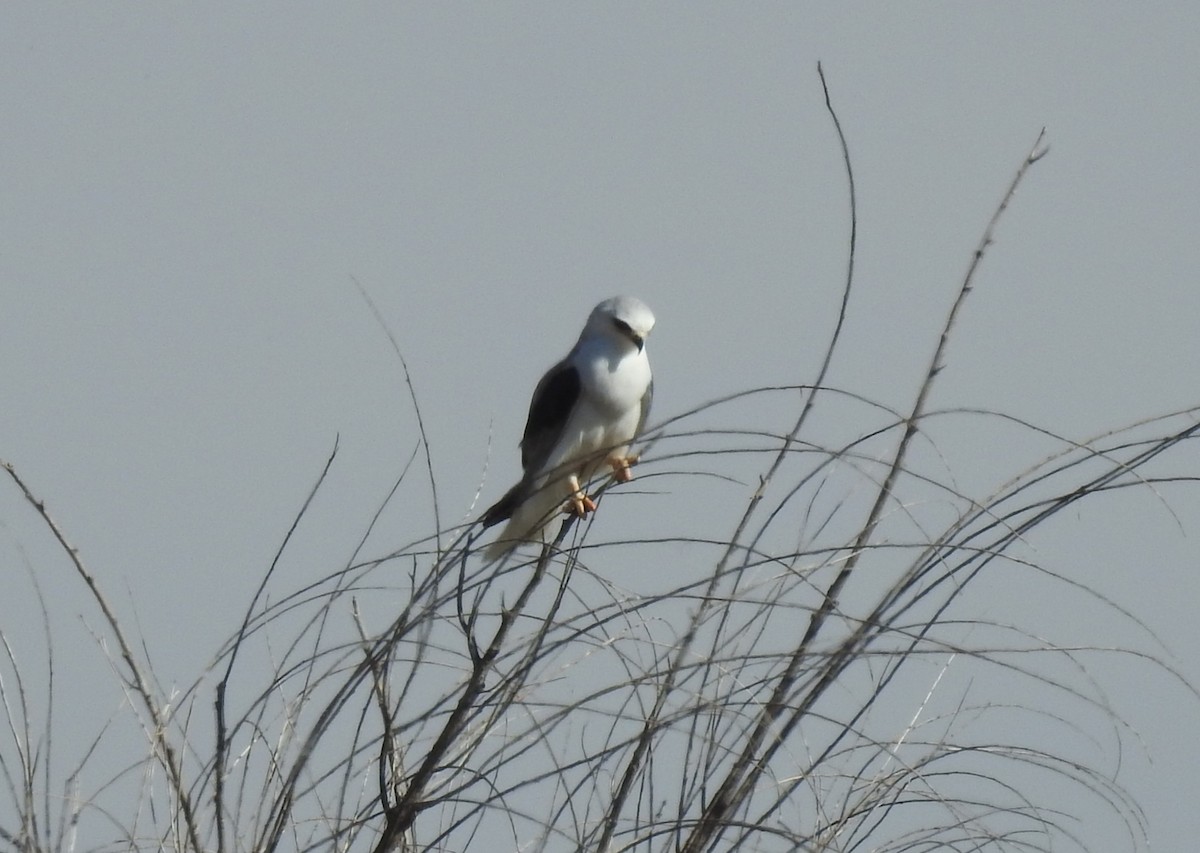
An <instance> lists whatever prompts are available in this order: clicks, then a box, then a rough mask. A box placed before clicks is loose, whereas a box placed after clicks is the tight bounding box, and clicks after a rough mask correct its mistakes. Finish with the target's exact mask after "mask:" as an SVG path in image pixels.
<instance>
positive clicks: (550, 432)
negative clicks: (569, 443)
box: [482, 350, 646, 528]
mask: <svg viewBox="0 0 1200 853" xmlns="http://www.w3.org/2000/svg"><path fill="white" fill-rule="evenodd" d="M574 355H575V353H574V351H573V350H572V352H571V354H570V355H568V356H567V357H566V358H564V359H563V360H562V361H560V362H559V363H558V364H556V365H554V366H553V367H552V368H550V369H549V370H548V371H546V375H545V376H543V377H542V378H541V380H540V381H539V382H538V384H537V387H536V388H535V389H534V390H533V400H532V401H530V403H529V417H527V418H526V419H525V435H524V436H523V437H522V438H521V467H522V468H523V469H524V471H525V475H524V476H523V477H522V478H521V482H519V483H517V484H516V485H515V486H513V487H512V488H511V489H509V490H508V491H507V492H506V493H505V495H504V497H502V498H500V500H498V501H497V502H496V503H495V504H493V505H492V506H491V507H490V508H489V509H488V510H487V512H485V513H484V514H483V519H482V520H483V526H484V527H485V528H487V527H491V526H492V525H493V524H499V523H500V522H501V521H504V520H505V519H507V518H510V517H511V516H512V514H513V513H514V512H516V510H517V507H519V506H520V505H521V504H523V503H524V502H525V501H526V499H527V498H528V497H529V495H530V494H531V493H532V491H533V486H534V480H535V478H536V477H537V475H538V473H539V472H540V471H541V470H542V468H543V467H544V466H545V465H546V462H547V460H549V458H550V455H551V454H552V453H554V448H555V447H557V446H558V443H559V441H560V440H561V439H562V434H563V430H564V429H566V426H567V421H569V420H570V419H571V412H573V411H574V410H575V404H576V403H577V402H579V394H580V390H581V388H582V387H583V386H582V384H581V383H580V381H579V371H578V370H577V369H576V368H575V366H574V365H573V364H572V363H571V360H572V358H573V357H574ZM645 402H646V401H645V399H644V398H643V406H644V404H645ZM644 411H645V408H643V412H644Z"/></svg>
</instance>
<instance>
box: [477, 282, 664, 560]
mask: <svg viewBox="0 0 1200 853" xmlns="http://www.w3.org/2000/svg"><path fill="white" fill-rule="evenodd" d="M653 328H654V314H652V313H651V312H650V309H649V308H648V307H647V306H646V304H645V303H644V302H642V301H641V300H639V299H634V298H633V297H632V296H616V297H613V298H612V299H606V300H605V301H604V302H601V303H600V304H599V305H597V306H596V307H595V308H593V309H592V313H591V315H590V316H589V317H588V320H587V324H586V325H585V326H584V327H583V331H582V332H581V333H580V335H579V340H578V341H577V342H576V343H575V346H574V347H573V348H572V349H571V351H570V352H569V353H567V357H566V358H564V359H563V360H562V361H560V362H559V363H558V364H556V365H554V366H553V367H552V368H550V369H549V370H548V371H546V375H545V376H543V377H542V379H541V381H540V382H538V384H537V388H536V389H535V390H534V392H533V401H532V402H531V403H530V404H529V417H528V419H527V420H526V422H525V435H524V437H523V438H522V439H521V467H522V468H523V469H524V471H525V474H524V476H522V477H521V482H519V483H517V484H516V485H515V486H513V487H512V488H511V489H509V490H508V492H507V494H505V495H504V497H502V498H501V499H500V500H499V501H497V502H496V503H495V505H493V506H492V507H491V508H490V509H489V510H488V511H487V512H485V513H484V514H483V526H484V527H485V528H487V527H491V526H492V525H494V524H499V523H500V522H501V521H505V520H506V519H507V520H508V524H507V525H506V526H505V528H504V532H503V533H501V534H500V538H499V539H498V540H496V542H494V543H493V544H492V545H490V546H488V549H487V551H486V555H487V557H488V558H489V559H495V558H497V557H500V556H502V555H504V554H506V553H508V552H509V551H511V550H512V549H513V548H515V547H516V546H517V545H520V544H521V543H522V542H530V541H537V540H538V539H540V538H542V535H543V533H544V531H545V528H546V526H547V525H548V524H549V523H550V522H551V521H552V520H553V519H554V517H555V516H556V515H557V514H558V512H559V511H560V510H563V509H565V510H566V511H567V512H573V513H575V514H576V515H577V516H579V517H580V518H584V517H586V516H587V514H588V513H589V512H591V511H592V510H594V509H595V508H596V504H595V503H594V502H593V501H592V499H591V498H589V497H588V496H587V494H586V492H584V486H586V485H587V483H588V481H589V480H591V478H592V477H593V476H594V475H595V473H596V472H597V471H598V470H599V469H600V466H601V465H603V464H607V465H608V466H609V467H610V468H612V472H613V477H614V478H615V479H616V480H617V481H618V482H621V483H625V482H628V481H629V480H631V479H633V475H632V474H631V473H630V471H629V466H630V465H632V464H633V463H634V462H636V461H637V457H636V456H630V455H629V445H630V444H632V443H633V440H634V439H635V438H637V436H638V433H640V432H641V430H642V427H643V426H645V424H646V416H647V415H648V414H649V412H650V399H651V396H652V395H653V391H654V382H653V380H652V378H651V375H650V359H649V357H648V356H647V354H646V336H647V335H649V334H650V330H651V329H653Z"/></svg>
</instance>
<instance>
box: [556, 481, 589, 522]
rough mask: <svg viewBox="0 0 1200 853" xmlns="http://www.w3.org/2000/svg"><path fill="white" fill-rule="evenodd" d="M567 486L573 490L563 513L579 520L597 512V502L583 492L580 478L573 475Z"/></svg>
mask: <svg viewBox="0 0 1200 853" xmlns="http://www.w3.org/2000/svg"><path fill="white" fill-rule="evenodd" d="M567 485H568V486H569V487H570V489H571V494H570V497H568V498H567V505H566V506H565V507H563V511H564V512H566V513H567V514H573V515H576V516H578V517H579V518H587V514H588V513H589V512H595V511H596V502H595V501H594V500H592V499H591V498H589V497H588V496H587V493H586V492H584V491H583V486H582V485H580V483H579V478H578V477H576V476H575V475H574V474H572V475H571V476H570V477H568V478H567Z"/></svg>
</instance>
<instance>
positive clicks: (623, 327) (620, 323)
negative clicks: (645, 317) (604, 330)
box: [613, 317, 633, 335]
mask: <svg viewBox="0 0 1200 853" xmlns="http://www.w3.org/2000/svg"><path fill="white" fill-rule="evenodd" d="M613 325H614V326H616V327H617V329H619V330H620V331H621V333H622V334H626V335H628V334H629V333H631V332H632V331H633V329H631V328H630V327H629V324H628V323H626V322H625V321H624V320H618V319H617V318H616V317H613Z"/></svg>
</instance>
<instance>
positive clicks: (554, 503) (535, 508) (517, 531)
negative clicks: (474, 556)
mask: <svg viewBox="0 0 1200 853" xmlns="http://www.w3.org/2000/svg"><path fill="white" fill-rule="evenodd" d="M515 489H516V487H514V489H513V490H510V493H509V494H512V492H513V491H515ZM518 497H519V500H514V502H513V506H512V507H511V508H509V509H508V513H507V515H506V516H501V517H499V518H496V520H495V521H493V522H492V524H496V523H498V522H500V521H503V520H504V518H505V517H507V518H508V524H506V525H505V526H504V530H503V531H502V532H501V533H500V537H499V538H498V539H497V540H496V541H495V542H493V543H492V544H490V545H488V546H487V548H486V549H484V552H483V554H484V557H485V558H486V559H488V560H498V559H499V558H501V557H503V556H504V555H505V554H507V553H508V552H509V551H511V550H513V549H514V548H516V547H517V546H518V545H521V544H523V543H526V542H534V543H539V542H544V541H545V535H546V528H547V527H549V526H550V523H551V522H552V521H553V520H554V517H555V516H556V515H558V511H559V509H560V508H561V506H562V502H563V499H562V496H561V495H559V494H558V490H557V489H554V488H548V489H547V488H541V489H535V490H532V493H531V494H526V493H524V492H521V493H518ZM508 498H509V495H505V496H504V497H503V498H501V499H500V502H499V503H498V504H497V505H496V506H497V507H498V506H500V505H501V504H504V503H505V502H506V501H507V500H508ZM493 509H495V507H493ZM491 515H492V511H491V510H488V512H487V513H486V514H485V515H484V525H485V526H488V524H487V520H488V518H489V517H491Z"/></svg>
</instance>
